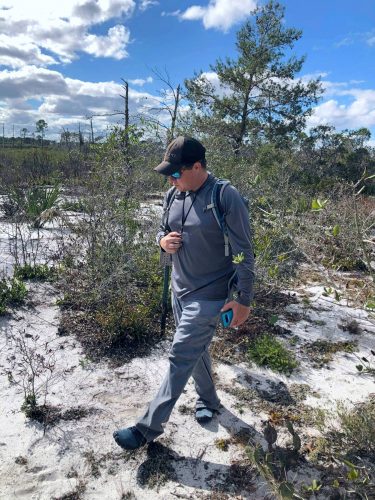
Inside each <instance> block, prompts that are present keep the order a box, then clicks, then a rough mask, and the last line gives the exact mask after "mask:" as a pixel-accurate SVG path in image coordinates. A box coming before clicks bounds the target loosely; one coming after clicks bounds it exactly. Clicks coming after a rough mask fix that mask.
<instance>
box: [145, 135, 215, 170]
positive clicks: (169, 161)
mask: <svg viewBox="0 0 375 500" xmlns="http://www.w3.org/2000/svg"><path fill="white" fill-rule="evenodd" d="M205 155H206V149H205V147H204V146H203V145H202V144H201V143H200V142H199V141H197V139H193V138H192V137H183V136H182V135H180V136H179V137H176V139H174V140H173V141H172V142H171V143H170V144H169V146H168V147H167V150H166V152H165V155H164V160H163V161H162V162H161V163H160V165H158V166H157V167H155V168H154V170H156V172H159V174H163V175H172V174H174V173H176V172H178V171H179V170H180V169H181V168H182V167H183V166H184V165H191V164H192V163H195V162H196V161H199V160H204V159H205Z"/></svg>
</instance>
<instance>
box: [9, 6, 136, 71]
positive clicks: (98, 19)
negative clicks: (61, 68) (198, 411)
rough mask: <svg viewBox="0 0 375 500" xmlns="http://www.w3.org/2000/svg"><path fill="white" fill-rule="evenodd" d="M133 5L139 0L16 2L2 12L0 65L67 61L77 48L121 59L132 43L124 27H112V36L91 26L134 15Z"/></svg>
mask: <svg viewBox="0 0 375 500" xmlns="http://www.w3.org/2000/svg"><path fill="white" fill-rule="evenodd" d="M134 9H135V1H134V0H64V1H57V0H50V1H49V2H45V1H44V0H35V1H34V0H33V2H25V1H24V0H13V1H12V3H11V7H10V8H9V9H7V10H3V11H2V13H1V16H0V33H1V39H0V64H2V65H4V66H8V67H13V68H16V67H21V66H22V65H38V66H47V65H50V64H56V63H57V62H63V63H67V62H71V61H72V60H73V59H75V58H77V57H78V55H77V53H78V52H86V53H88V54H91V55H94V56H96V57H112V58H115V59H122V58H124V57H126V56H127V55H128V54H127V51H126V47H127V45H128V43H129V41H130V33H129V30H128V29H127V28H126V27H125V26H122V25H120V24H116V25H115V26H112V27H110V28H109V29H108V33H107V35H96V34H92V33H90V29H91V27H92V26H94V25H96V24H98V23H103V22H108V21H110V20H111V19H116V18H121V17H123V16H130V15H131V14H132V12H133V11H134ZM46 51H49V54H46ZM51 54H52V55H51Z"/></svg>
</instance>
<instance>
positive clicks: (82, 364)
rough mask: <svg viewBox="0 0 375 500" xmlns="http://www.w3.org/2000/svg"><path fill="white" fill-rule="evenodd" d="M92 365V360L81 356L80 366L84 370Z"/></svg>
mask: <svg viewBox="0 0 375 500" xmlns="http://www.w3.org/2000/svg"><path fill="white" fill-rule="evenodd" d="M89 365H90V360H89V359H87V358H81V359H80V360H79V366H80V367H81V368H82V370H86V368H88V367H89Z"/></svg>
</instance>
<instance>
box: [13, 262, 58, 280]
mask: <svg viewBox="0 0 375 500" xmlns="http://www.w3.org/2000/svg"><path fill="white" fill-rule="evenodd" d="M14 276H15V277H16V278H18V279H20V280H40V281H54V280H55V279H56V277H57V271H56V268H54V267H49V266H48V265H47V264H35V266H32V265H30V264H25V265H24V266H17V267H16V268H15V270H14Z"/></svg>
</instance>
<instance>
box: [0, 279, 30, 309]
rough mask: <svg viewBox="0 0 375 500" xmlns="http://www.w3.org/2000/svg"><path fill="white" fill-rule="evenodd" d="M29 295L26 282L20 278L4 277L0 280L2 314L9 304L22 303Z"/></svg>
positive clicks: (0, 307)
mask: <svg viewBox="0 0 375 500" xmlns="http://www.w3.org/2000/svg"><path fill="white" fill-rule="evenodd" d="M26 295H27V289H26V286H25V283H23V281H21V280H20V279H18V278H16V277H13V278H12V279H10V280H9V279H6V278H3V279H2V280H1V281H0V314H5V312H6V309H7V306H8V305H15V304H20V303H22V302H23V301H24V299H25V297H26Z"/></svg>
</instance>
